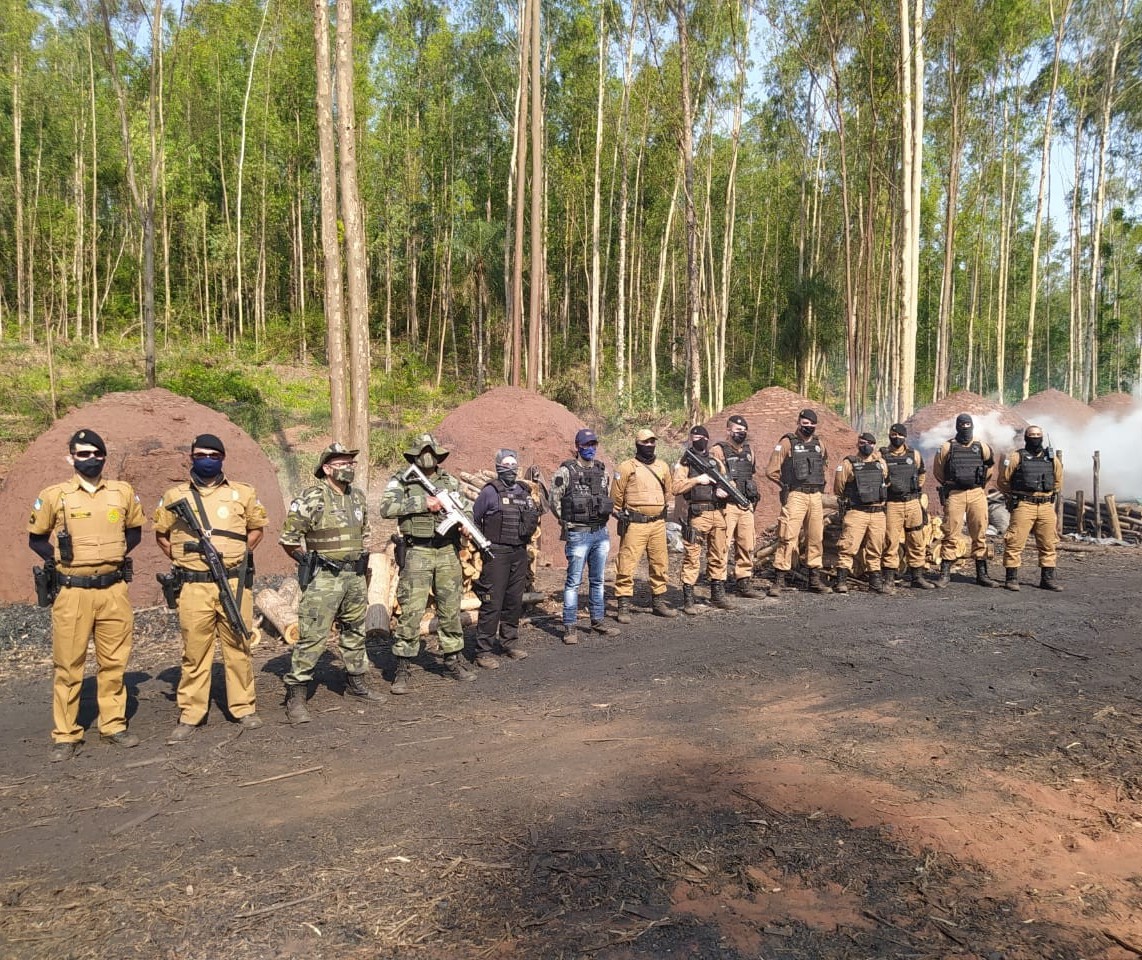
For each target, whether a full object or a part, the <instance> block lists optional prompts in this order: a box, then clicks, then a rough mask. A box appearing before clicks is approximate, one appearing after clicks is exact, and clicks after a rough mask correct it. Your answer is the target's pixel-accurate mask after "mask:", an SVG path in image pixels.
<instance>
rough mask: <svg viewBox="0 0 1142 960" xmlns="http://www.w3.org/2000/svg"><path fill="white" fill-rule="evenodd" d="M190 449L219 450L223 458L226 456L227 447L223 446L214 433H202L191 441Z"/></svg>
mask: <svg viewBox="0 0 1142 960" xmlns="http://www.w3.org/2000/svg"><path fill="white" fill-rule="evenodd" d="M190 449H191V450H192V451H193V450H195V449H199V450H217V451H218V452H219V453H220V454H222V456H226V447H224V446H223V445H222V441H221V440H219V439H218V438H217V437H216V436H214V434H213V433H200V434H199V435H198V436H197V437H195V438H194V440H192V441H191V444H190Z"/></svg>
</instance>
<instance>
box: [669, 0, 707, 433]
mask: <svg viewBox="0 0 1142 960" xmlns="http://www.w3.org/2000/svg"><path fill="white" fill-rule="evenodd" d="M670 9H671V12H672V13H673V14H674V19H675V21H676V22H677V24H678V53H679V69H680V70H681V73H682V129H681V130H680V131H679V138H678V147H679V151H680V153H681V159H682V183H683V191H682V192H683V200H684V203H685V209H686V422H687V423H690V424H695V423H701V422H702V358H701V355H700V354H699V352H698V350H699V345H700V344H699V341H698V334H699V330H698V321H699V304H698V216H697V210H696V209H695V206H694V102H693V98H692V96H691V90H690V25H689V22H688V14H687V11H686V4H685V0H671V4H670Z"/></svg>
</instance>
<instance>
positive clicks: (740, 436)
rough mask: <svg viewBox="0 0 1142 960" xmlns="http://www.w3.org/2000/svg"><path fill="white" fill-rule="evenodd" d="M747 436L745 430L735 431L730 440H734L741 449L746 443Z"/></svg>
mask: <svg viewBox="0 0 1142 960" xmlns="http://www.w3.org/2000/svg"><path fill="white" fill-rule="evenodd" d="M746 436H747V434H746V432H745V431H744V430H741V431H736V430H735V431H734V432H733V433H731V434H730V440H732V441H733V442H734V443H736V444H737V445H738V446H739V447H740V446H741V445H742V444H743V443H745V438H746Z"/></svg>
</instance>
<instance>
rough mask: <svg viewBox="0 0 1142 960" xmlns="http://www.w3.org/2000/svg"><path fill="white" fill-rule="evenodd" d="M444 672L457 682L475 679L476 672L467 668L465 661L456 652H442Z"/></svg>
mask: <svg viewBox="0 0 1142 960" xmlns="http://www.w3.org/2000/svg"><path fill="white" fill-rule="evenodd" d="M443 663H444V672H445V673H447V674H448V676H449V678H451V679H452V680H456V681H458V682H464V681H469V680H475V679H476V674H475V672H474V671H473V670H470V669H469V668H468V663H467V661H466V660H465V659H464V658H463V657H462V656H460V654H458V653H446V654H444V660H443Z"/></svg>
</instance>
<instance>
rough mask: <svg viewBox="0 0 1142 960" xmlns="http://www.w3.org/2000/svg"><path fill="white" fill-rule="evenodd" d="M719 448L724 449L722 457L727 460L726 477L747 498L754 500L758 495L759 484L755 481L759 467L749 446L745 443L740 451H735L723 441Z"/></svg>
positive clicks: (729, 444) (719, 443) (720, 442)
mask: <svg viewBox="0 0 1142 960" xmlns="http://www.w3.org/2000/svg"><path fill="white" fill-rule="evenodd" d="M718 446H719V447H721V448H722V456H723V457H725V460H726V476H728V477H729V478H730V479H731V480H732V481H733V482H734V485H735V486H736V487H737V488H738V489H739V490H740V491H741V492H742V493H743V494H744V495H745V496H746V497H749V498H750V499H751V500H752V499H753V498H754V497H755V496H756V494H757V484H756V483H754V481H753V475H754V472H755V471H756V470H757V465H756V463H755V462H754V458H753V451H752V450H751V449H750V447H749V444H748V443H743V444H742V448H741V449H740V450H735V449H734V448H733V445H732V444H731V443H729V442H728V441H725V440H722V441H719V442H718Z"/></svg>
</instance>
